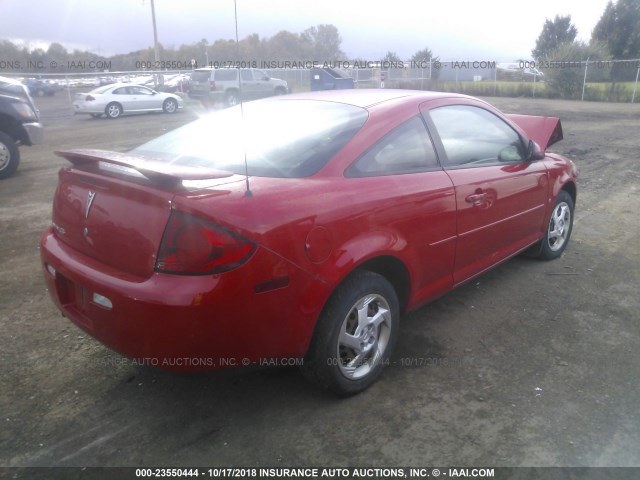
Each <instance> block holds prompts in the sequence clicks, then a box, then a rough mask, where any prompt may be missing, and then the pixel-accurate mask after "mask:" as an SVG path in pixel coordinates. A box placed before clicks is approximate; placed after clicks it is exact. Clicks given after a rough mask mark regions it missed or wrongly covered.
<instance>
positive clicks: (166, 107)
mask: <svg viewBox="0 0 640 480" xmlns="http://www.w3.org/2000/svg"><path fill="white" fill-rule="evenodd" d="M162 110H163V111H164V112H165V113H175V112H176V111H177V110H178V102H176V101H175V100H174V99H173V98H167V99H166V100H165V101H164V103H163V104H162Z"/></svg>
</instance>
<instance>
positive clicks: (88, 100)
mask: <svg viewBox="0 0 640 480" xmlns="http://www.w3.org/2000/svg"><path fill="white" fill-rule="evenodd" d="M95 99H96V97H94V96H92V95H87V96H86V97H84V101H85V102H91V101H93V100H95Z"/></svg>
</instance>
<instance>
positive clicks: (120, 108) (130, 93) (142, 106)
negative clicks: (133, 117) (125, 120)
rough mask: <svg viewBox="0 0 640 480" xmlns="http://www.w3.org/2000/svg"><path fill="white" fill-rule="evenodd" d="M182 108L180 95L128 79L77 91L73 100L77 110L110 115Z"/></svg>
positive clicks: (97, 115) (97, 114) (92, 114)
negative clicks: (137, 83)
mask: <svg viewBox="0 0 640 480" xmlns="http://www.w3.org/2000/svg"><path fill="white" fill-rule="evenodd" d="M179 108H182V99H181V98H180V97H179V96H177V95H173V94H171V93H161V92H156V91H155V90H152V89H151V88H148V87H144V86H142V85H131V84H129V83H116V84H113V85H104V86H102V87H98V88H96V89H94V90H91V91H90V92H89V93H76V96H75V100H74V101H73V110H74V112H75V113H87V114H90V115H91V116H92V117H101V116H102V115H106V116H107V118H118V117H119V116H120V115H122V114H125V113H140V112H167V113H174V112H176V111H177V110H178V109H179Z"/></svg>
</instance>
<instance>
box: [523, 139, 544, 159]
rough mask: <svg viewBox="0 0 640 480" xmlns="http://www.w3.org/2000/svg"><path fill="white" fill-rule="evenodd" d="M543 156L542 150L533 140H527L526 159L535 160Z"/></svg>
mask: <svg viewBox="0 0 640 480" xmlns="http://www.w3.org/2000/svg"><path fill="white" fill-rule="evenodd" d="M543 158H544V152H543V151H542V149H541V148H540V145H538V144H537V143H536V142H534V141H533V140H529V144H528V145H527V161H528V162H533V161H535V160H542V159H543Z"/></svg>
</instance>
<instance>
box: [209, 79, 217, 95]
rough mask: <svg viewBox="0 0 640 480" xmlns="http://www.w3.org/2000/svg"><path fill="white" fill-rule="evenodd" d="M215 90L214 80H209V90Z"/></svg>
mask: <svg viewBox="0 0 640 480" xmlns="http://www.w3.org/2000/svg"><path fill="white" fill-rule="evenodd" d="M215 89H216V82H215V81H214V80H209V90H211V91H212V92H213V91H214V90H215Z"/></svg>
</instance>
